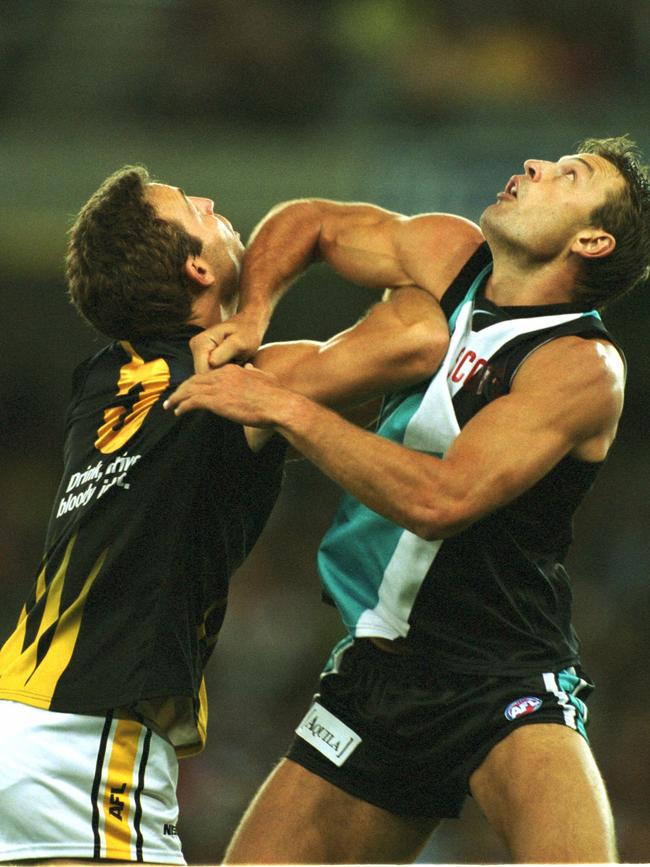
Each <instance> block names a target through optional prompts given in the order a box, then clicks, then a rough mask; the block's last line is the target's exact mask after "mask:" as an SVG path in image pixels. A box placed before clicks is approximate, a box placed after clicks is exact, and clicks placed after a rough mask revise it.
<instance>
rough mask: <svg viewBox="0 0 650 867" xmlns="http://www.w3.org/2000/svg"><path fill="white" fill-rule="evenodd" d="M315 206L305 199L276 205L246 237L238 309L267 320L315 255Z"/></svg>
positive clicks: (317, 222)
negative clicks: (247, 237)
mask: <svg viewBox="0 0 650 867" xmlns="http://www.w3.org/2000/svg"><path fill="white" fill-rule="evenodd" d="M320 229H321V223H320V213H319V208H318V207H317V206H316V205H315V204H314V203H310V202H309V201H307V200H296V201H292V202H285V203H283V204H281V205H277V206H276V207H275V208H273V209H272V210H271V211H269V213H268V214H267V215H266V217H264V219H263V220H262V221H261V222H260V223H259V224H258V225H257V226H256V227H255V229H254V230H253V233H252V234H251V237H250V239H249V242H248V245H247V249H246V254H245V256H244V263H243V268H242V274H241V279H240V289H239V291H240V298H239V310H240V312H241V313H246V314H250V315H253V316H256V317H257V318H259V319H260V320H266V322H267V323H268V321H269V319H270V318H271V314H272V312H273V309H274V308H275V305H276V304H277V303H278V301H279V300H280V298H281V297H282V296H283V294H284V293H285V292H286V290H287V289H288V288H289V286H290V285H291V284H292V283H293V282H294V281H295V280H296V279H297V278H298V277H299V276H300V274H302V273H303V271H305V269H306V268H307V267H308V266H309V265H310V264H311V263H312V262H314V261H315V260H316V259H317V258H318V245H319V236H320Z"/></svg>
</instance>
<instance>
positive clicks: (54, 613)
mask: <svg viewBox="0 0 650 867" xmlns="http://www.w3.org/2000/svg"><path fill="white" fill-rule="evenodd" d="M195 331H196V329H194V330H190V331H188V332H187V333H183V334H180V335H178V337H177V338H175V339H173V340H159V339H155V340H153V339H149V340H145V341H138V342H134V343H128V342H125V341H123V342H117V343H113V344H111V345H110V346H108V347H106V348H105V349H103V350H102V351H101V352H99V353H98V354H97V355H96V356H94V357H93V358H91V359H89V360H88V361H87V362H85V363H84V364H82V365H81V366H80V367H79V368H78V369H77V371H76V372H75V376H74V381H73V395H72V401H71V404H70V407H69V411H68V416H67V421H66V431H65V445H64V473H63V478H62V480H61V483H60V486H59V490H58V492H57V495H56V498H55V501H54V506H53V509H52V514H51V517H50V522H49V525H48V530H47V537H46V545H45V555H44V558H43V561H42V563H41V565H40V568H39V570H38V575H37V579H36V582H35V585H34V587H33V589H32V592H31V594H30V597H29V598H28V600H27V602H26V603H25V606H24V608H23V610H22V612H21V614H20V617H19V621H18V625H17V627H16V629H15V631H14V632H13V634H12V635H11V636H10V637H9V639H8V640H7V641H6V643H5V644H4V646H3V648H2V650H1V651H0V697H2V698H6V699H12V700H14V701H21V702H24V703H26V704H31V705H34V706H36V707H41V708H48V709H51V710H55V711H62V712H67V713H96V714H97V713H103V712H105V711H107V710H110V709H113V708H129V709H131V710H133V711H134V712H135V713H137V714H138V715H139V716H141V717H143V718H144V719H146V720H147V721H148V722H149V723H151V724H152V725H153V726H154V727H155V728H156V729H157V730H158V731H161V732H162V733H163V734H165V736H167V737H169V739H170V740H171V741H172V742H173V743H174V745H175V746H176V747H177V749H178V751H179V753H181V754H182V753H184V752H186V751H194V750H196V749H198V748H200V745H201V743H202V741H203V739H204V736H205V722H206V713H207V705H206V702H205V693H204V689H203V685H202V678H203V670H204V667H205V665H206V663H207V661H208V658H209V656H210V654H211V653H212V650H213V648H214V644H215V642H216V640H217V634H218V632H219V628H220V626H221V622H222V620H223V617H224V613H225V608H226V598H227V592H228V582H229V578H230V576H231V574H232V573H233V571H234V570H235V569H236V568H237V567H238V566H239V565H240V564H241V562H242V561H243V559H244V558H245V556H246V555H247V553H248V552H249V551H250V549H251V548H252V546H253V545H254V544H255V541H256V540H257V538H258V536H259V534H260V532H261V530H262V528H263V526H264V524H265V522H266V520H267V518H268V516H269V514H270V512H271V509H272V507H273V504H274V502H275V499H276V497H277V494H278V490H279V485H280V481H281V475H282V465H283V455H284V446H283V444H282V443H281V442H280V441H279V440H276V441H272V442H271V443H269V445H268V446H267V447H266V448H265V449H263V450H262V451H261V452H260V453H259V454H258V455H255V454H253V453H252V452H251V451H250V450H249V448H248V446H247V444H246V441H245V438H244V434H243V429H242V428H241V426H239V425H236V424H233V423H231V422H229V421H226V420H225V419H222V418H219V417H217V416H214V415H212V414H211V413H207V412H204V411H199V412H193V413H189V414H187V415H185V416H183V417H181V418H177V417H176V416H174V414H173V413H170V412H166V411H165V410H164V409H163V407H162V403H163V401H164V399H165V398H166V396H167V395H168V394H170V393H171V391H173V390H174V389H175V388H176V387H177V386H178V385H179V384H180V383H181V382H182V381H183V380H184V379H186V378H187V377H188V376H190V375H191V374H192V373H193V366H192V356H191V353H190V350H189V346H188V339H189V337H191V335H192V334H193V333H195Z"/></svg>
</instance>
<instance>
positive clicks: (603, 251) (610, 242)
mask: <svg viewBox="0 0 650 867" xmlns="http://www.w3.org/2000/svg"><path fill="white" fill-rule="evenodd" d="M615 247H616V238H615V237H614V236H613V235H610V233H609V232H606V231H605V230H604V229H595V228H589V229H583V230H582V231H581V232H579V233H578V234H577V235H576V237H575V238H574V240H573V243H572V244H571V252H572V253H577V254H578V256H582V257H583V258H584V259H601V258H602V257H603V256H609V255H610V254H611V253H612V252H613V251H614V248H615Z"/></svg>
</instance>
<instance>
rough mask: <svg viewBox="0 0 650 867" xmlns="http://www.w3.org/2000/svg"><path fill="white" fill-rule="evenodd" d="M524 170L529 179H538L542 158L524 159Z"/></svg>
mask: <svg viewBox="0 0 650 867" xmlns="http://www.w3.org/2000/svg"><path fill="white" fill-rule="evenodd" d="M524 171H525V173H526V175H527V177H528V178H530V180H531V181H539V180H540V178H541V177H542V160H526V161H525V162H524Z"/></svg>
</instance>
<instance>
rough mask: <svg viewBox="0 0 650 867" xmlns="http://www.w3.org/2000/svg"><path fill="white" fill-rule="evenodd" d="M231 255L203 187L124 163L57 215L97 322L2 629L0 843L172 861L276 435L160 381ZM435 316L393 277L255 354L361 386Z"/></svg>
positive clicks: (229, 286)
mask: <svg viewBox="0 0 650 867" xmlns="http://www.w3.org/2000/svg"><path fill="white" fill-rule="evenodd" d="M243 262H244V247H243V244H242V242H241V240H240V238H239V235H238V234H237V233H236V232H235V231H234V230H233V228H232V226H231V224H230V223H229V221H228V220H227V219H226V218H224V217H222V216H220V215H218V214H216V213H214V209H213V203H212V201H211V200H210V199H206V198H198V197H188V196H186V195H185V194H184V193H183V192H182V191H181V190H180V189H178V188H176V187H170V186H168V185H165V184H158V183H152V182H151V181H150V179H149V177H148V175H147V173H146V172H145V171H144V170H143V169H141V168H128V169H125V170H122V171H120V172H118V173H116V174H115V175H114V176H112V177H111V178H109V179H108V180H107V181H106V182H105V183H104V184H103V185H102V187H101V188H100V189H99V190H98V191H97V193H96V194H95V195H94V196H93V197H92V198H91V199H90V201H89V202H88V203H87V204H86V205H85V206H84V208H83V209H82V210H81V212H80V214H79V216H78V218H77V220H76V223H75V225H74V226H73V229H72V232H71V237H70V244H69V249H68V257H67V278H68V284H69V289H70V295H71V298H72V300H73V302H74V303H75V305H76V306H77V308H78V310H79V311H80V313H81V314H82V315H83V316H84V317H85V318H86V319H87V320H88V321H89V322H90V323H91V324H92V325H93V326H95V328H97V329H98V330H99V331H100V332H102V333H103V334H105V335H107V336H108V337H110V338H111V339H112V342H111V343H110V344H109V345H107V346H106V347H104V348H103V349H102V350H101V351H100V352H98V353H97V354H96V355H95V356H94V357H93V358H90V359H89V360H87V361H86V362H84V363H83V364H81V365H80V366H79V368H78V369H77V370H76V371H75V374H74V379H73V392H72V399H71V402H70V406H69V409H68V414H67V421H66V427H65V446H64V472H63V477H62V480H61V483H60V486H59V489H58V492H57V494H56V498H55V501H54V504H53V508H52V513H51V518H50V522H49V525H48V529H47V536H46V544H45V552H44V557H43V560H42V563H41V565H40V567H39V569H38V573H37V578H36V582H35V584H34V587H33V588H32V590H31V593H30V595H29V597H28V599H27V601H26V603H25V606H24V608H23V610H22V612H21V613H20V616H19V618H18V623H17V626H16V628H15V630H14V631H13V633H12V634H11V635H10V636H9V638H8V639H7V640H6V641H5V643H4V645H3V646H2V649H1V650H0V767H1V768H2V773H0V861H12V862H15V861H19V860H23V859H37V860H38V861H39V862H42V861H43V860H45V859H52V858H65V859H67V863H71V861H70V859H78V860H79V861H80V862H82V861H83V860H84V859H85V860H89V859H90V860H92V859H94V860H97V859H100V858H102V859H108V860H122V861H145V862H147V861H148V862H156V863H169V864H182V863H184V860H183V856H182V851H181V844H180V838H179V836H178V834H177V833H176V824H177V817H178V805H177V800H176V791H175V786H176V778H177V757H178V756H184V755H189V754H192V753H195V752H197V751H199V750H200V749H201V748H202V746H203V744H204V741H205V733H206V719H207V702H206V695H205V688H204V681H203V672H204V669H205V665H206V663H207V661H208V659H209V657H210V655H211V653H212V651H213V649H214V646H215V642H216V640H217V636H218V632H219V628H220V626H221V623H222V620H223V617H224V614H225V611H226V603H227V594H228V582H229V579H230V576H231V575H232V573H233V572H234V570H235V569H236V568H237V567H238V566H239V565H240V564H241V562H242V561H243V559H244V558H245V557H246V555H247V554H248V552H249V551H250V550H251V548H252V547H253V545H254V544H255V541H256V539H257V538H258V536H259V534H260V532H261V530H262V528H263V527H264V524H265V522H266V520H267V518H268V516H269V514H270V512H271V509H272V508H273V504H274V502H275V500H276V497H277V495H278V491H279V488H280V482H281V477H282V467H283V459H284V452H285V446H284V444H283V441H282V440H280V439H279V438H275V439H271V441H270V442H268V443H266V444H262V442H261V440H260V439H259V436H258V435H259V432H257V431H248V432H246V433H245V432H244V429H243V428H242V427H241V426H240V425H238V424H235V423H233V422H231V421H227V420H225V419H224V418H220V417H217V416H215V415H213V414H212V413H209V412H200V413H196V414H193V415H192V416H191V417H187V418H182V419H181V418H175V417H174V416H173V415H172V414H171V413H168V412H165V411H164V409H163V403H164V400H165V398H166V397H167V396H168V395H169V394H170V393H171V392H172V391H173V390H174V389H175V388H176V387H177V386H178V385H179V384H180V383H182V382H183V380H185V379H186V378H187V377H188V376H190V375H191V374H192V373H193V370H194V365H193V356H192V352H191V350H190V345H189V341H190V340H192V339H195V338H196V337H197V336H198V335H200V333H201V329H202V328H204V327H206V326H209V325H214V324H215V323H219V322H222V321H223V320H225V319H227V317H228V316H229V315H230V314H232V312H233V311H234V309H235V306H236V303H237V293H238V287H239V282H240V272H241V269H242V264H243ZM441 322H442V320H441V318H440V314H439V311H438V309H437V307H436V305H435V304H434V303H433V302H432V301H431V300H430V298H429V296H428V294H427V293H424V292H422V291H421V290H417V289H409V290H406V291H405V292H398V293H396V294H395V295H394V296H393V297H392V298H391V300H390V301H389V302H388V303H386V304H379V305H377V306H376V307H375V308H373V310H371V311H370V313H369V314H368V316H367V317H366V318H365V319H364V320H363V321H362V322H360V323H359V324H358V325H357V326H356V327H355V328H352V329H351V330H349V331H347V332H345V333H344V334H343V335H341V336H339V337H337V338H335V339H334V340H332V341H331V342H328V343H326V344H323V345H321V344H316V343H313V342H312V343H310V342H305V343H299V342H298V343H291V344H288V345H282V344H275V345H272V346H269V347H268V348H266V349H265V350H263V351H262V352H261V353H260V354H259V362H260V363H261V364H262V365H263V366H266V367H268V368H269V369H270V370H273V371H275V372H276V373H277V374H278V375H279V376H280V377H281V378H282V379H283V381H285V382H287V383H288V384H290V385H292V387H295V388H298V389H300V390H303V391H305V393H308V394H312V395H313V396H315V397H317V398H318V399H322V400H334V399H337V400H339V399H353V400H360V399H362V398H364V397H366V396H369V395H372V394H374V393H378V392H380V391H382V390H383V389H384V388H385V387H389V388H393V387H395V386H397V385H399V384H407V383H413V382H416V381H418V380H421V379H422V378H423V377H424V376H426V375H430V373H431V372H432V371H433V370H434V369H435V367H436V366H437V364H438V363H439V361H440V358H441V356H442V354H443V352H444V347H445V345H446V339H447V337H446V332H445V329H444V328H442V327H441ZM423 324H424V325H425V326H426V327H425V328H423ZM209 345H210V346H214V342H211V343H210V344H209ZM360 357H364V358H365V359H366V364H365V365H364V366H360V365H359V364H358V363H356V362H357V360H358V359H359V358H360ZM351 359H354V361H355V363H354V364H352V363H350V360H351ZM201 363H202V364H203V366H204V367H205V366H207V362H206V360H205V354H204V353H203V354H202V355H201ZM255 437H258V441H255ZM26 804H29V809H26V808H25V805H26Z"/></svg>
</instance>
